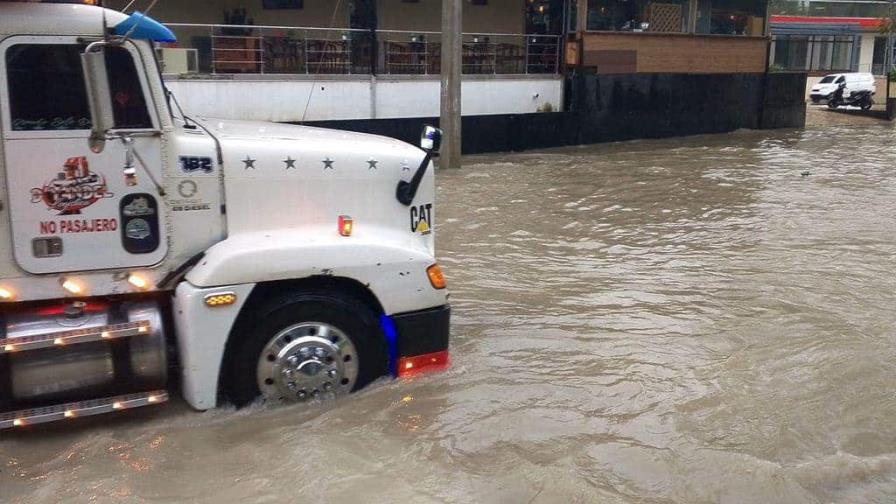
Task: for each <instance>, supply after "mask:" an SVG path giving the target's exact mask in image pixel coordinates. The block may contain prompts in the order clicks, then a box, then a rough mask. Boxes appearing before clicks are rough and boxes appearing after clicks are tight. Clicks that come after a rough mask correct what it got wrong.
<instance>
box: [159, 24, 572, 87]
mask: <svg viewBox="0 0 896 504" xmlns="http://www.w3.org/2000/svg"><path fill="white" fill-rule="evenodd" d="M168 26H170V27H171V28H172V30H174V32H175V33H176V34H177V36H178V40H179V44H178V46H177V47H178V48H183V49H195V50H196V55H197V58H196V60H197V65H196V66H197V68H195V69H194V70H195V71H198V72H199V73H208V74H370V73H372V72H376V73H377V74H388V75H437V74H438V73H439V69H440V66H441V49H442V45H441V42H440V40H441V34H440V33H439V32H410V31H388V30H382V31H377V32H375V33H374V32H373V31H371V30H355V29H332V30H328V29H324V28H305V27H292V26H254V25H211V24H184V23H169V24H168ZM560 46H561V44H560V37H559V36H554V35H522V34H498V33H465V34H463V61H462V69H463V73H465V74H555V73H558V72H559V64H560ZM166 71H167V70H166Z"/></svg>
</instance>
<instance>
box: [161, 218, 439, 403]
mask: <svg viewBox="0 0 896 504" xmlns="http://www.w3.org/2000/svg"><path fill="white" fill-rule="evenodd" d="M325 234H326V233H323V232H322V231H321V230H319V229H317V230H313V231H311V232H308V233H299V232H290V231H277V232H253V233H245V234H240V235H236V236H232V237H229V238H228V239H226V240H224V241H222V242H219V243H217V244H215V245H214V246H212V247H211V248H209V249H208V250H207V251H206V253H205V255H204V256H203V258H202V259H201V260H200V261H199V262H198V263H197V264H196V266H195V267H194V268H193V269H192V270H190V272H189V273H188V274H187V275H186V277H185V280H186V281H184V282H181V283H180V284H179V285H178V287H177V290H176V293H175V298H174V321H175V325H176V328H177V335H178V338H177V339H178V350H179V354H180V358H181V363H182V368H183V381H182V383H183V395H184V398H185V399H186V400H187V402H188V403H189V404H190V405H191V406H193V407H194V408H196V409H200V410H205V409H209V408H213V407H215V406H217V392H218V380H219V374H220V369H221V365H222V363H223V359H224V352H225V350H226V348H227V343H228V340H229V338H230V335H231V330H232V328H233V325H234V324H235V322H236V320H237V318H238V316H239V315H240V312H241V311H242V310H243V308H244V305H245V302H246V300H247V299H248V298H249V297H250V295H251V294H252V292H253V290H254V289H255V288H256V286H257V285H259V284H263V283H267V282H275V281H282V280H300V279H303V278H309V277H319V276H321V275H326V276H335V277H342V278H347V279H350V280H354V281H357V282H358V283H360V284H361V285H363V286H366V287H367V288H368V289H369V290H370V291H371V292H372V293H373V295H374V297H375V298H376V300H377V301H378V302H379V304H380V305H381V306H382V307H383V310H384V312H385V314H386V315H392V314H398V313H405V312H414V311H418V310H423V309H427V308H432V307H437V306H443V305H445V304H447V301H448V299H447V298H448V294H447V292H446V291H445V290H436V289H434V288H433V287H432V286H431V285H430V283H429V277H428V275H427V273H426V268H427V267H429V266H430V265H432V264H433V263H434V260H433V257H432V254H431V253H430V252H429V250H428V249H427V248H426V247H425V246H423V245H421V244H419V243H418V244H415V243H414V241H413V240H409V239H407V238H405V237H401V236H395V234H393V235H392V236H389V232H388V231H385V232H383V233H380V234H376V236H379V239H373V238H374V234H371V236H370V237H369V238H367V239H365V238H364V237H363V236H358V237H357V239H355V238H356V237H354V236H353V237H350V238H345V237H341V236H338V239H334V238H326V237H325V238H321V236H323V235H325ZM411 238H413V237H411ZM219 293H233V294H235V296H236V302H235V303H234V304H233V305H229V306H218V307H210V306H208V305H207V304H206V303H205V298H206V297H207V296H209V295H213V294H219Z"/></svg>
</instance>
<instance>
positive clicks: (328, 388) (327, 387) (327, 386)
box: [324, 383, 333, 392]
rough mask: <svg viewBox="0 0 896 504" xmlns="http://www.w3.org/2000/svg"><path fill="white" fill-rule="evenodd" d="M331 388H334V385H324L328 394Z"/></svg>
mask: <svg viewBox="0 0 896 504" xmlns="http://www.w3.org/2000/svg"><path fill="white" fill-rule="evenodd" d="M331 388H333V384H331V383H324V390H326V391H327V392H329V391H330V389H331Z"/></svg>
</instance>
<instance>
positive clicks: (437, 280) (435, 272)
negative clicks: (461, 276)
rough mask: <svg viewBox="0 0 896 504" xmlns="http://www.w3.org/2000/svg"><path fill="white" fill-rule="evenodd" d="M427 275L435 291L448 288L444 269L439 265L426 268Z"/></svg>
mask: <svg viewBox="0 0 896 504" xmlns="http://www.w3.org/2000/svg"><path fill="white" fill-rule="evenodd" d="M426 275H427V276H428V277H429V283H431V284H432V286H433V288H434V289H444V288H445V287H447V286H448V284H447V283H446V282H445V275H443V274H442V268H440V267H439V265H438V264H433V265H432V266H430V267H428V268H426Z"/></svg>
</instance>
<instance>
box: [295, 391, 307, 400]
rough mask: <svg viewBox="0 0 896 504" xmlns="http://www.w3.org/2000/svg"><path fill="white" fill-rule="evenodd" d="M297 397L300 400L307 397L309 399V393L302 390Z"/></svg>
mask: <svg viewBox="0 0 896 504" xmlns="http://www.w3.org/2000/svg"><path fill="white" fill-rule="evenodd" d="M296 395H297V396H298V397H299V399H305V398H306V397H308V392H305V389H302V390H300V391H298V393H296Z"/></svg>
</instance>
